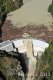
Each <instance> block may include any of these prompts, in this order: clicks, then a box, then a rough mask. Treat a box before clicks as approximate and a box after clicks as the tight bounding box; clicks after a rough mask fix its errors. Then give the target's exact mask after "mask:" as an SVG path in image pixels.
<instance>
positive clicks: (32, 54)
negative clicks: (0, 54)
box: [0, 34, 49, 80]
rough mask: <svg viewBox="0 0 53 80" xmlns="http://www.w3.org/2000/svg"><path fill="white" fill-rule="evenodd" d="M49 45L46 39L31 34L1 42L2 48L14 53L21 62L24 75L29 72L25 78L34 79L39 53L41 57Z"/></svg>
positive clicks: (9, 53) (0, 48)
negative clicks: (33, 36)
mask: <svg viewBox="0 0 53 80" xmlns="http://www.w3.org/2000/svg"><path fill="white" fill-rule="evenodd" d="M25 35H27V34H25ZM23 37H25V36H23ZM48 46H49V44H48V43H46V42H45V41H43V40H38V39H35V38H31V37H30V35H29V36H26V37H25V39H16V40H7V41H4V42H2V43H0V50H5V51H6V52H8V55H11V54H13V57H14V58H16V59H18V60H19V61H20V62H21V66H22V70H23V72H24V75H25V74H27V77H26V79H25V80H33V79H34V76H33V75H34V73H35V70H36V62H37V55H38V56H39V57H40V56H41V55H42V53H43V52H44V51H45V49H46V48H47V47H48ZM32 76H33V77H32Z"/></svg>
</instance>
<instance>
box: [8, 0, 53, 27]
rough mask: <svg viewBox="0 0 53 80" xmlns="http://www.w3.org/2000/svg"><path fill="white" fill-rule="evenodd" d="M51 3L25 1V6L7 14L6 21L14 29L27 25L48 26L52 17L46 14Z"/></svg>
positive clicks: (34, 0) (46, 1) (36, 0)
mask: <svg viewBox="0 0 53 80" xmlns="http://www.w3.org/2000/svg"><path fill="white" fill-rule="evenodd" d="M26 1H27V2H26ZM51 2H52V0H25V4H24V5H23V6H22V7H21V8H20V9H18V10H15V11H14V12H11V13H9V15H8V17H7V20H10V21H11V22H12V24H13V25H14V26H16V27H20V26H26V25H28V24H35V25H41V24H44V25H47V26H50V25H51V22H52V17H51V15H50V14H49V13H48V7H49V5H50V4H51Z"/></svg>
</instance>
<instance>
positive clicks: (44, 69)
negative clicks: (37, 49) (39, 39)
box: [34, 40, 53, 80]
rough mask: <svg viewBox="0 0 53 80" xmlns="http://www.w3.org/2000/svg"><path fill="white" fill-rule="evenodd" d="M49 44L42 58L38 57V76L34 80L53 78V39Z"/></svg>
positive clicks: (52, 79)
mask: <svg viewBox="0 0 53 80" xmlns="http://www.w3.org/2000/svg"><path fill="white" fill-rule="evenodd" d="M49 44H50V45H49V47H48V48H47V49H46V50H45V52H44V53H43V54H42V56H41V58H40V59H38V62H37V63H38V64H37V65H36V72H37V77H35V79H34V80H53V40H52V41H50V43H49Z"/></svg>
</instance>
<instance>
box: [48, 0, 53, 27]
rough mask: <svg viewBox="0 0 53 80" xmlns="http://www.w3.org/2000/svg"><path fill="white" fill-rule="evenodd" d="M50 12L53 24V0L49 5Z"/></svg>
mask: <svg viewBox="0 0 53 80" xmlns="http://www.w3.org/2000/svg"><path fill="white" fill-rule="evenodd" d="M48 12H49V13H50V14H51V16H52V24H53V0H52V3H51V4H50V5H49V7H48ZM52 26H53V25H52Z"/></svg>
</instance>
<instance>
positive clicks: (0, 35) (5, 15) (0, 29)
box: [0, 12, 7, 42]
mask: <svg viewBox="0 0 53 80" xmlns="http://www.w3.org/2000/svg"><path fill="white" fill-rule="evenodd" d="M6 17H7V12H5V13H4V14H3V16H2V22H1V23H0V38H1V37H2V26H3V24H4V22H5V20H6ZM1 41H2V40H0V42H1Z"/></svg>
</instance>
